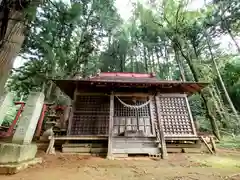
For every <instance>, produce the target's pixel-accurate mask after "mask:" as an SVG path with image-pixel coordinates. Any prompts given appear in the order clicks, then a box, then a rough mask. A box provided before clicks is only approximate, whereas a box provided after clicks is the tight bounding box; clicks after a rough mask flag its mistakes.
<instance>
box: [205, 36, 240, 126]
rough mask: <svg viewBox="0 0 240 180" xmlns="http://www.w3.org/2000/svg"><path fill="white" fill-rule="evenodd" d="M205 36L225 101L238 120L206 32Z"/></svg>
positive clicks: (239, 118) (238, 118) (239, 119)
mask: <svg viewBox="0 0 240 180" xmlns="http://www.w3.org/2000/svg"><path fill="white" fill-rule="evenodd" d="M205 37H206V38H207V45H208V50H209V52H210V56H211V57H210V58H211V61H212V63H213V67H214V69H215V71H216V73H217V76H218V79H219V81H220V84H221V86H222V88H223V91H224V94H225V96H226V98H227V101H228V103H229V105H230V107H231V109H232V111H233V113H234V115H235V117H236V119H237V120H238V121H239V122H240V117H239V115H238V112H237V110H236V109H235V107H234V105H233V102H232V100H231V98H230V96H229V94H228V92H227V89H226V87H225V84H224V82H223V79H222V76H221V74H220V71H219V69H218V67H217V63H216V61H215V59H214V56H213V53H212V49H211V46H210V42H209V41H210V40H209V37H208V35H207V34H206V33H205Z"/></svg>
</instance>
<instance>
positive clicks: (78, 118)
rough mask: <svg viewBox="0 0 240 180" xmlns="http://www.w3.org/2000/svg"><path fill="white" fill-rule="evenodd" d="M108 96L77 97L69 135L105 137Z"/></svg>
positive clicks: (107, 121)
mask: <svg viewBox="0 0 240 180" xmlns="http://www.w3.org/2000/svg"><path fill="white" fill-rule="evenodd" d="M109 102H110V98H109V96H95V95H92V96H84V95H82V96H80V95H79V96H77V98H76V102H75V108H74V115H73V119H72V125H71V131H70V135H107V134H108V125H109Z"/></svg>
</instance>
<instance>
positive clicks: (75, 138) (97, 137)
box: [49, 135, 108, 140]
mask: <svg viewBox="0 0 240 180" xmlns="http://www.w3.org/2000/svg"><path fill="white" fill-rule="evenodd" d="M49 139H51V137H49ZM54 139H55V140H107V139H108V137H107V136H90V135H89V136H55V137H54Z"/></svg>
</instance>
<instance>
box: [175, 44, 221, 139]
mask: <svg viewBox="0 0 240 180" xmlns="http://www.w3.org/2000/svg"><path fill="white" fill-rule="evenodd" d="M176 45H177V47H178V49H179V51H180V53H181V55H182V56H183V57H184V59H185V60H186V61H187V64H188V66H189V67H190V70H191V72H192V74H193V78H194V80H195V81H196V82H199V78H198V73H197V71H196V69H195V67H194V66H193V64H192V62H191V60H190V59H189V58H188V56H187V55H185V54H184V52H183V49H182V46H181V44H180V43H179V42H177V44H176ZM200 95H201V97H202V100H203V103H204V105H205V108H206V116H207V117H208V118H209V119H210V123H211V126H212V130H213V134H214V135H215V136H216V137H217V138H218V139H220V133H219V129H218V126H217V123H216V119H215V117H214V116H213V115H212V114H211V112H210V108H209V107H208V103H207V97H206V96H205V95H204V94H203V93H202V92H200Z"/></svg>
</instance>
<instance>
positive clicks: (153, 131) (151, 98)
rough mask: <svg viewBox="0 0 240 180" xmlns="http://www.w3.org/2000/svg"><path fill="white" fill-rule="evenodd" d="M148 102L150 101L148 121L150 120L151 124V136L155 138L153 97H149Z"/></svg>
mask: <svg viewBox="0 0 240 180" xmlns="http://www.w3.org/2000/svg"><path fill="white" fill-rule="evenodd" d="M149 100H150V104H149V107H150V120H151V124H152V126H151V127H152V134H153V135H154V136H156V132H155V127H154V123H155V122H156V116H155V115H156V114H155V112H156V109H155V105H154V96H153V95H151V96H149Z"/></svg>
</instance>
